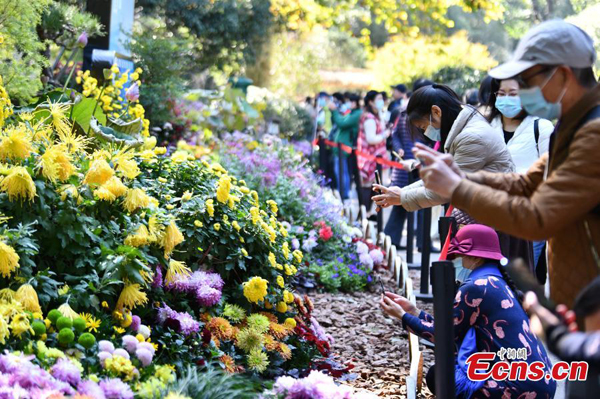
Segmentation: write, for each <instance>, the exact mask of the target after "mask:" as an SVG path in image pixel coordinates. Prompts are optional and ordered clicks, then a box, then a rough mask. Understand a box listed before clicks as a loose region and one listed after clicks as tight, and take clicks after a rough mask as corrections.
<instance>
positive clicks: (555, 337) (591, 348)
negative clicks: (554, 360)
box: [547, 325, 600, 367]
mask: <svg viewBox="0 0 600 399" xmlns="http://www.w3.org/2000/svg"><path fill="white" fill-rule="evenodd" d="M547 332H548V334H547V336H548V349H550V351H552V353H554V354H555V355H556V356H558V357H559V358H560V359H562V360H565V361H567V362H587V363H588V364H589V365H590V366H592V367H600V351H599V350H598V347H600V331H595V332H590V333H584V332H571V333H570V332H569V331H568V329H567V327H566V326H564V325H559V326H555V327H551V328H550V329H549V330H548V331H547Z"/></svg>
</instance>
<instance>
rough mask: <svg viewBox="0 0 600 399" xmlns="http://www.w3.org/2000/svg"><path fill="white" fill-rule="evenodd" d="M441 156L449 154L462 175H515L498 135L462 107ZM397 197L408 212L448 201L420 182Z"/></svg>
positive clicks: (477, 113) (476, 114)
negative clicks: (477, 173)
mask: <svg viewBox="0 0 600 399" xmlns="http://www.w3.org/2000/svg"><path fill="white" fill-rule="evenodd" d="M444 152H445V153H448V154H451V155H452V156H453V157H454V161H455V162H456V164H457V165H458V167H459V168H460V169H461V170H462V171H464V172H465V173H470V172H477V171H480V170H485V171H488V172H502V173H508V172H514V171H515V165H514V164H513V161H512V159H511V157H510V153H509V152H508V149H507V147H506V144H505V143H504V137H503V136H502V134H501V133H499V132H498V130H496V129H493V128H492V127H491V126H490V124H489V123H488V122H487V120H485V118H484V117H483V116H482V115H481V114H480V113H479V112H477V110H475V109H474V108H471V107H465V108H464V109H463V110H462V111H461V112H460V113H459V114H458V116H457V117H456V120H455V121H454V123H453V124H452V128H451V129H450V132H449V133H448V138H447V139H446V143H445V145H444ZM400 195H401V202H402V206H403V207H404V209H406V210H407V211H410V212H412V211H416V210H419V209H423V208H430V207H433V206H436V205H441V204H445V203H447V202H449V201H450V199H449V198H443V197H441V196H439V195H437V194H435V193H434V192H433V191H430V190H428V189H426V188H425V186H424V185H423V181H421V180H419V181H417V182H415V183H413V184H411V185H409V186H406V187H405V188H403V189H402V192H401V194H400Z"/></svg>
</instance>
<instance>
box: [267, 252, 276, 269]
mask: <svg viewBox="0 0 600 399" xmlns="http://www.w3.org/2000/svg"><path fill="white" fill-rule="evenodd" d="M269 263H270V264H271V266H272V267H277V259H276V258H275V254H274V253H273V252H269Z"/></svg>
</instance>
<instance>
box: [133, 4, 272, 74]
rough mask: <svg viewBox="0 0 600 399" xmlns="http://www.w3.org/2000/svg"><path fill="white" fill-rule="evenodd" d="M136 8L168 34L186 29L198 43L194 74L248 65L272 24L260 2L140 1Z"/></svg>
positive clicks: (268, 14) (266, 8)
mask: <svg viewBox="0 0 600 399" xmlns="http://www.w3.org/2000/svg"><path fill="white" fill-rule="evenodd" d="M136 6H139V7H141V10H142V13H143V14H144V15H146V16H152V17H155V16H157V15H158V16H160V17H161V18H162V19H163V20H164V21H165V22H166V26H168V27H169V29H170V30H171V31H172V32H177V30H178V29H179V28H181V27H185V28H187V29H189V32H190V33H191V34H192V35H194V36H195V38H196V42H197V43H198V49H199V53H198V56H199V57H198V63H197V65H196V68H197V71H202V70H205V69H208V68H210V67H217V68H219V69H222V68H224V67H226V66H229V67H231V66H233V67H234V68H235V65H239V64H241V63H243V62H244V61H246V62H252V60H254V58H255V57H256V56H257V55H258V53H259V51H260V49H261V46H262V43H264V40H265V39H266V38H267V37H268V33H269V28H270V26H271V21H272V15H271V13H270V10H269V6H270V4H269V2H268V1H264V0H221V1H212V0H140V1H137V2H136ZM168 61H169V60H165V62H168Z"/></svg>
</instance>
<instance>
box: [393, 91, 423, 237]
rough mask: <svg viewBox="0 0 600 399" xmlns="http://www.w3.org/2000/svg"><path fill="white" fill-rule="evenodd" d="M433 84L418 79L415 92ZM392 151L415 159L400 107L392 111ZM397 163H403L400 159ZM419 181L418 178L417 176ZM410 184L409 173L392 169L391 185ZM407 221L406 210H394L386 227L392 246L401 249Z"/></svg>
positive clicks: (404, 117) (412, 144) (403, 185)
mask: <svg viewBox="0 0 600 399" xmlns="http://www.w3.org/2000/svg"><path fill="white" fill-rule="evenodd" d="M432 84H433V82H432V81H430V80H426V79H418V80H416V81H415V83H414V84H413V91H417V90H419V89H420V88H421V87H425V86H430V85H432ZM392 120H393V121H394V122H393V125H392V132H393V133H392V138H391V141H392V150H393V151H394V152H396V153H397V154H398V155H400V157H402V158H403V159H404V160H411V159H414V156H413V154H412V148H413V147H414V144H415V143H414V141H413V138H412V136H411V134H410V129H409V128H408V121H407V115H406V110H405V109H402V107H398V108H396V109H394V110H393V111H392ZM397 161H402V159H398V160H397ZM415 180H418V176H415ZM408 183H409V179H408V172H407V171H405V170H401V169H392V176H391V185H392V186H396V187H400V188H402V187H405V186H407V185H408ZM405 221H406V209H404V208H403V207H401V206H395V207H393V208H392V212H391V213H390V217H389V219H388V221H387V223H386V225H385V230H384V232H385V234H387V235H389V236H390V238H391V239H392V244H394V245H395V246H396V247H398V248H400V243H401V241H402V232H403V230H404V222H405Z"/></svg>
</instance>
